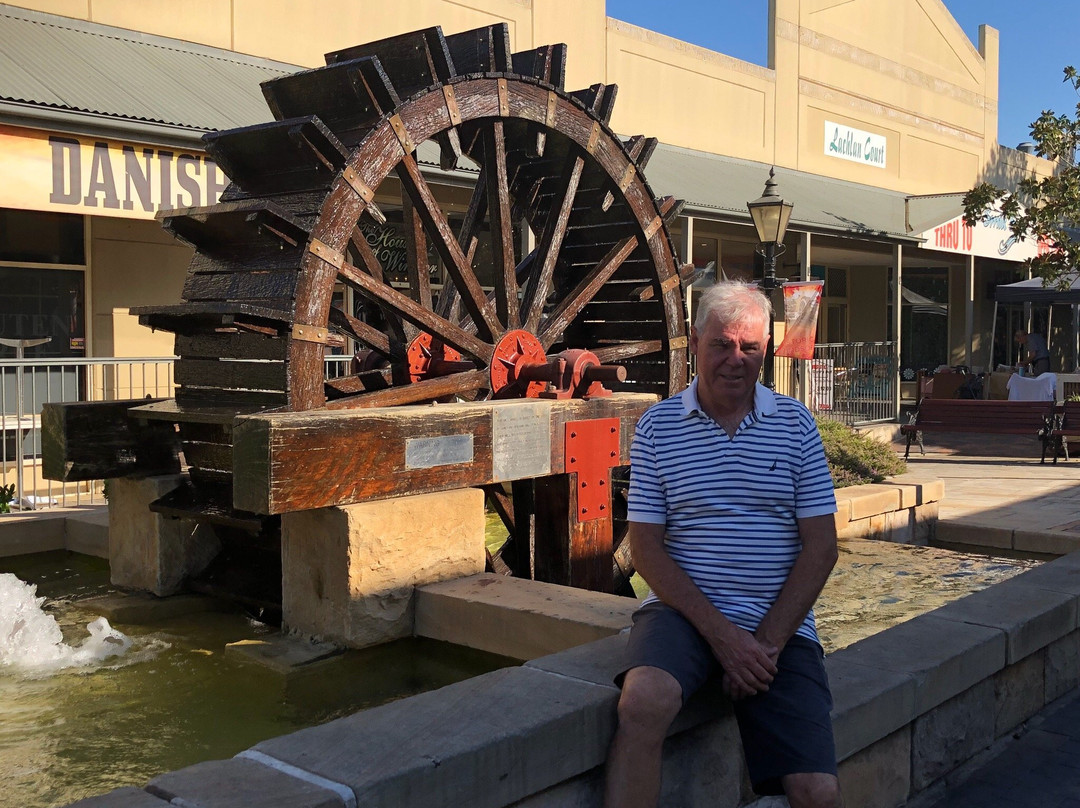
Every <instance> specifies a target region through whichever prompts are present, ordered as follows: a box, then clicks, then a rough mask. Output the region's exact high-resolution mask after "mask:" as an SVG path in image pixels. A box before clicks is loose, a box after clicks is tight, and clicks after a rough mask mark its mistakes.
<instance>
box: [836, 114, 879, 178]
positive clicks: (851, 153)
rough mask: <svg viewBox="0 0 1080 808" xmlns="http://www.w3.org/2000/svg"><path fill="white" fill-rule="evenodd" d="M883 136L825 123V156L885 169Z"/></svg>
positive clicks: (838, 124) (843, 125)
mask: <svg viewBox="0 0 1080 808" xmlns="http://www.w3.org/2000/svg"><path fill="white" fill-rule="evenodd" d="M886 143H887V141H886V139H885V136H884V135H875V134H874V133H873V132H864V131H862V130H861V129H853V128H852V127H850V126H846V125H845V124H842V123H833V122H832V121H829V120H827V121H825V156H826V157H838V158H840V159H841V160H851V161H852V162H853V163H862V164H863V165H864V166H873V167H874V168H885V145H886Z"/></svg>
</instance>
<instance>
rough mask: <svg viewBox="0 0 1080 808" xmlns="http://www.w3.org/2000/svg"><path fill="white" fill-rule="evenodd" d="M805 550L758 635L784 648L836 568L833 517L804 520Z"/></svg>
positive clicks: (763, 619)
mask: <svg viewBox="0 0 1080 808" xmlns="http://www.w3.org/2000/svg"><path fill="white" fill-rule="evenodd" d="M800 534H801V535H802V539H803V549H802V551H801V552H800V553H799V557H798V558H797V559H796V560H795V564H794V565H793V566H792V568H791V572H790V574H789V575H788V578H787V581H786V582H785V583H784V586H783V587H782V588H781V589H780V594H779V595H778V596H777V598H776V601H775V602H774V603H773V605H772V607H771V608H770V609H769V611H768V612H767V613H766V615H765V617H764V618H762V620H761V623H760V625H759V626H758V629H757V631H756V632H755V634H756V635H757V637H758V638H759V639H761V640H762V641H763V642H767V643H769V644H771V645H775V646H776V647H777V648H783V647H784V646H785V645H786V644H787V641H788V640H790V639H791V637H792V635H794V634H795V632H796V631H798V629H799V626H800V625H802V622H803V620H805V619H806V615H807V613H808V612H809V611H810V609H812V608H813V606H814V602H815V601H816V600H817V598H818V595H820V594H821V590H822V589H823V588H824V586H825V582H826V581H828V580H829V573H831V572H832V569H833V567H834V566H835V565H836V558H837V550H836V529H835V526H834V522H833V517H832V515H831V514H830V515H828V516H826V517H813V518H811V519H807V520H800Z"/></svg>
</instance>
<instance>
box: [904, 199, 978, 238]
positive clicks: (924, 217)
mask: <svg viewBox="0 0 1080 808" xmlns="http://www.w3.org/2000/svg"><path fill="white" fill-rule="evenodd" d="M963 212H964V195H963V194H962V193H955V194H931V195H929V196H911V197H908V224H910V225H911V232H912V233H925V232H926V231H927V230H930V229H931V228H933V227H937V226H938V225H940V224H944V223H945V222H948V221H952V220H953V219H955V218H956V217H957V216H959V215H960V214H961V213H963Z"/></svg>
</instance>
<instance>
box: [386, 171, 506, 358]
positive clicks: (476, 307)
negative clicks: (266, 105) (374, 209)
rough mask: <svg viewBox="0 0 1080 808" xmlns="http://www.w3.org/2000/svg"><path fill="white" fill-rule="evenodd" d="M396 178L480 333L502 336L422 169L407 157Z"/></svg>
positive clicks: (487, 336) (486, 336) (474, 275)
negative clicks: (399, 181) (421, 172)
mask: <svg viewBox="0 0 1080 808" xmlns="http://www.w3.org/2000/svg"><path fill="white" fill-rule="evenodd" d="M397 175H398V178H399V179H400V180H401V185H402V187H403V188H404V189H405V192H406V193H407V194H408V195H409V197H410V198H411V199H412V203H413V206H414V208H415V210H416V213H417V215H419V216H420V219H421V221H422V222H423V223H424V228H425V229H426V230H427V234H428V237H429V238H430V239H431V240H432V242H433V243H434V245H435V249H436V250H437V251H438V253H439V257H440V258H442V260H443V263H444V264H445V265H446V271H447V273H448V274H449V275H450V277H451V278H452V279H453V281H454V286H456V287H457V290H458V293H459V294H460V295H461V300H462V305H464V307H465V311H466V312H468V314H469V316H470V317H471V318H472V319H473V322H475V323H476V326H477V333H478V334H480V336H482V337H484V338H486V339H491V340H494V339H495V338H496V337H497V336H499V335H501V333H502V330H503V329H502V328H501V327H500V326H499V323H498V321H497V320H496V317H495V313H494V311H492V309H491V307H490V306H488V304H487V300H486V299H485V295H484V290H483V288H482V287H481V286H480V281H478V280H477V278H476V274H475V273H474V272H473V270H472V267H471V266H470V265H469V261H468V259H467V258H466V256H465V253H464V252H463V251H462V249H461V245H460V244H458V242H457V239H455V238H454V235H453V233H452V232H451V231H450V222H449V221H447V219H446V214H444V213H443V212H442V208H440V206H439V203H438V202H437V201H436V200H435V195H434V193H432V190H431V187H430V186H429V185H428V183H427V180H425V179H424V178H423V176H422V175H421V174H420V167H419V166H418V165H417V164H416V160H415V159H414V158H413V156H412V155H411V154H406V155H405V156H404V157H403V158H402V159H401V162H400V163H398V166H397Z"/></svg>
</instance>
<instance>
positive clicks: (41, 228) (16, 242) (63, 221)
mask: <svg viewBox="0 0 1080 808" xmlns="http://www.w3.org/2000/svg"><path fill="white" fill-rule="evenodd" d="M0 261H11V262H14V263H21V264H69V265H74V266H81V265H83V264H85V263H86V252H85V243H84V240H83V217H82V216H76V215H74V214H71V213H40V212H38V211H32V210H9V209H0Z"/></svg>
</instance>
